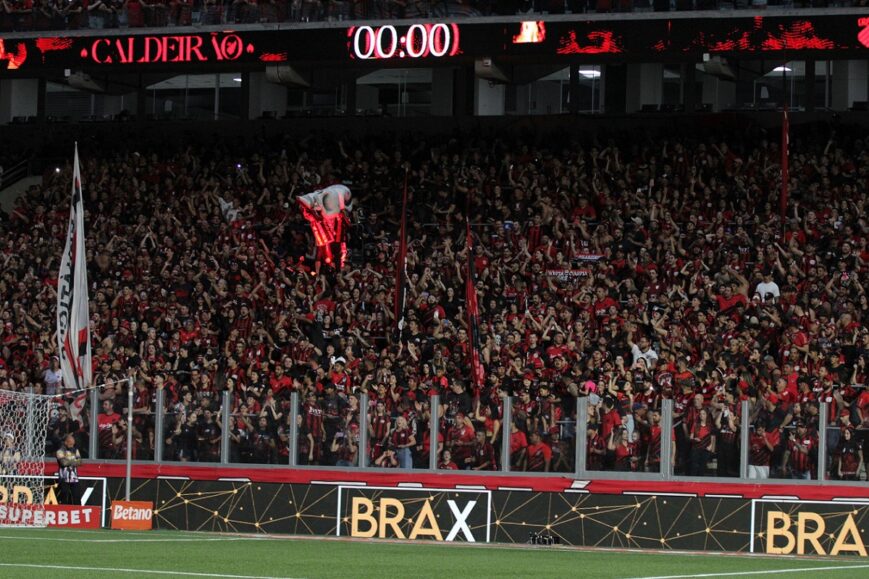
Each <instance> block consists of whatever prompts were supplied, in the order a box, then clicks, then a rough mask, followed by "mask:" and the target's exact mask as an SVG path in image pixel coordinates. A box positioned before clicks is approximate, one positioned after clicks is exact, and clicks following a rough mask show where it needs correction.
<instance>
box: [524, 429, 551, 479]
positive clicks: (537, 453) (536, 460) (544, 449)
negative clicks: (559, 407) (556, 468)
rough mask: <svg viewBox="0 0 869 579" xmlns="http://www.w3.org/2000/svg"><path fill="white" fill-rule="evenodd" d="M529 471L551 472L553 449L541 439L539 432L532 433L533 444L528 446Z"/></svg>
mask: <svg viewBox="0 0 869 579" xmlns="http://www.w3.org/2000/svg"><path fill="white" fill-rule="evenodd" d="M526 456H527V468H526V470H527V471H528V472H549V465H550V463H551V462H552V449H551V448H549V445H548V444H546V443H545V442H542V441H541V440H540V433H539V432H532V433H531V444H529V445H528V448H526Z"/></svg>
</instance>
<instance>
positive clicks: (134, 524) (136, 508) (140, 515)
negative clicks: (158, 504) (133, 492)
mask: <svg viewBox="0 0 869 579" xmlns="http://www.w3.org/2000/svg"><path fill="white" fill-rule="evenodd" d="M153 518H154V503H152V502H149V501H112V528H113V529H127V530H137V531H142V530H150V529H151V528H152V525H153Z"/></svg>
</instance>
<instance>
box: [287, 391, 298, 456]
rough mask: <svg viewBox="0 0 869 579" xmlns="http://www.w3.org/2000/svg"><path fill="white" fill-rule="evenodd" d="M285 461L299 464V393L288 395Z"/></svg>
mask: <svg viewBox="0 0 869 579" xmlns="http://www.w3.org/2000/svg"><path fill="white" fill-rule="evenodd" d="M287 460H288V461H289V463H290V466H296V465H297V464H299V393H298V392H293V393H291V394H290V432H289V433H287Z"/></svg>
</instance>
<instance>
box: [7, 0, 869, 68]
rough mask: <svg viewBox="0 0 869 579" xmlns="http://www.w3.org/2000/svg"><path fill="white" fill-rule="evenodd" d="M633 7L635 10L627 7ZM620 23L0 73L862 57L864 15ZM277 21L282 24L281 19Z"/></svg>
mask: <svg viewBox="0 0 869 579" xmlns="http://www.w3.org/2000/svg"><path fill="white" fill-rule="evenodd" d="M634 16H638V15H634ZM639 16H641V17H639V18H638V17H631V18H627V17H626V18H624V19H619V20H590V19H589V20H565V19H563V18H562V19H558V20H552V21H547V20H537V21H525V22H518V21H516V22H500V23H493V22H491V21H485V22H475V21H474V20H472V19H463V20H461V21H459V22H436V21H426V22H414V21H412V20H408V21H399V22H394V23H383V22H378V23H364V24H357V25H354V26H346V27H334V26H330V27H319V28H311V27H293V26H289V27H282V28H265V27H264V28H260V29H246V30H212V31H200V30H196V31H193V29H191V31H190V32H182V31H180V30H178V29H175V30H172V31H171V32H170V31H167V32H165V33H163V32H153V30H152V31H149V32H148V33H136V32H135V31H133V30H131V31H129V32H128V33H126V34H114V35H109V34H106V31H103V30H99V31H88V32H83V31H77V32H66V33H54V34H55V35H54V36H42V37H37V36H35V35H34V36H27V35H26V34H22V33H18V34H15V35H8V36H6V37H3V36H0V75H3V76H12V75H15V76H27V75H28V74H29V73H34V74H39V73H40V72H42V71H46V72H48V71H52V70H63V69H76V70H112V69H115V70H116V69H121V70H123V69H128V70H129V69H135V70H137V71H139V72H143V71H147V70H158V69H161V70H162V69H169V70H179V71H183V70H185V69H187V70H192V69H196V70H202V68H203V66H205V67H208V68H209V69H214V70H234V71H237V70H255V69H257V68H263V67H264V66H265V65H268V64H275V63H318V64H329V65H337V66H342V65H343V66H347V65H353V64H356V65H360V64H365V63H367V64H370V65H373V66H388V65H393V64H394V65H401V66H411V65H413V63H420V65H424V66H432V65H436V64H438V63H444V64H446V63H449V62H456V63H459V62H463V61H472V60H474V59H477V58H496V59H504V60H505V61H507V62H510V61H512V62H535V63H557V62H559V61H573V62H575V61H579V60H581V61H582V62H595V61H607V60H614V59H617V60H620V61H634V62H637V61H645V62H650V61H655V60H657V61H667V60H675V61H699V60H700V59H701V58H702V56H703V55H704V54H720V55H741V56H745V57H760V56H764V55H766V56H768V57H770V58H772V57H776V58H782V57H784V58H789V59H791V58H826V59H831V58H833V54H834V53H835V57H836V58H844V57H853V58H866V57H869V13H867V15H866V16H859V15H847V14H828V15H824V14H817V13H813V14H811V15H806V16H802V15H796V16H794V15H788V16H742V17H722V18H697V17H693V18H691V17H682V16H680V17H676V16H674V15H669V17H661V16H660V15H652V14H647V15H639ZM282 26H286V25H282Z"/></svg>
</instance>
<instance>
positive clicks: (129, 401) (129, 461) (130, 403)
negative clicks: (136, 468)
mask: <svg viewBox="0 0 869 579" xmlns="http://www.w3.org/2000/svg"><path fill="white" fill-rule="evenodd" d="M133 384H134V381H133V378H132V376H131V377H130V378H127V472H126V475H127V476H126V477H125V478H126V481H125V484H124V500H125V501H129V500H130V492H131V491H130V487H131V485H132V480H133Z"/></svg>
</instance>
